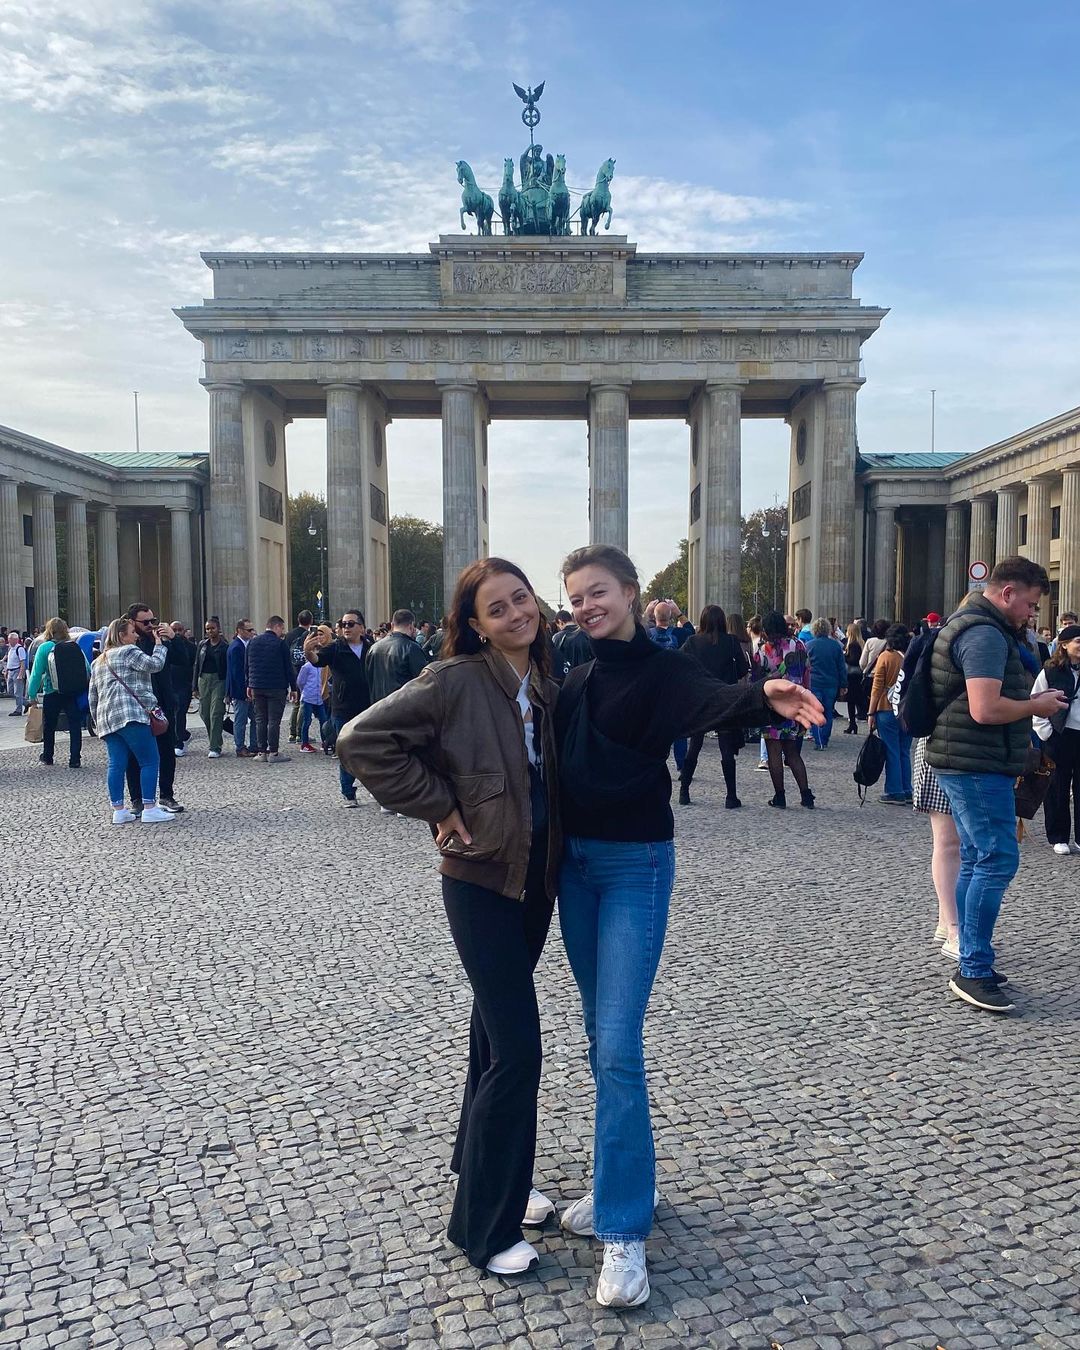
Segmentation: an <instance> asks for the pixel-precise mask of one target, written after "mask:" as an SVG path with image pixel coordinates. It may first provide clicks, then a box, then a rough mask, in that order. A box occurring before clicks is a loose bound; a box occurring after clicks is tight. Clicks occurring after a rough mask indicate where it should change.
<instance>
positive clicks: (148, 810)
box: [142, 806, 176, 825]
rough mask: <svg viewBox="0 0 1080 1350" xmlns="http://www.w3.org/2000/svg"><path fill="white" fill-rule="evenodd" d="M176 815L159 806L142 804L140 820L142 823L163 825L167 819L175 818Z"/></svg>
mask: <svg viewBox="0 0 1080 1350" xmlns="http://www.w3.org/2000/svg"><path fill="white" fill-rule="evenodd" d="M175 819H176V817H175V816H174V815H173V813H172V812H171V811H166V810H165V809H164V807H161V806H144V807H143V813H142V822H143V824H144V825H164V823H165V822H166V821H167V820H175Z"/></svg>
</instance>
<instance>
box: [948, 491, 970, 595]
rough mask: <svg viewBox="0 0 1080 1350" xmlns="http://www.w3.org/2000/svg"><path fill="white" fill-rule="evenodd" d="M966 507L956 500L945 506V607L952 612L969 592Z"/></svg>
mask: <svg viewBox="0 0 1080 1350" xmlns="http://www.w3.org/2000/svg"><path fill="white" fill-rule="evenodd" d="M965 524H966V522H965V520H964V508H963V506H962V505H961V504H960V503H959V502H955V503H953V504H951V505H950V506H947V507H946V508H945V608H944V610H943V611H942V613H943V614H945V615H946V616H947V615H949V614H951V613H952V612H953V610H954V609H955V608H956V607H957V605H958V604H959V603H960V601H961V600H962V599H963V598H964V596H965V595H966V594H967V569H968V546H967V530H966V528H965Z"/></svg>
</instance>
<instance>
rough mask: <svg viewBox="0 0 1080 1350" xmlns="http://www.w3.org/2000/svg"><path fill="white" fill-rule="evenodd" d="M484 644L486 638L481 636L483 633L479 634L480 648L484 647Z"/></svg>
mask: <svg viewBox="0 0 1080 1350" xmlns="http://www.w3.org/2000/svg"><path fill="white" fill-rule="evenodd" d="M486 643H487V638H486V637H485V636H484V635H483V633H481V634H480V645H481V646H484V645H485V644H486Z"/></svg>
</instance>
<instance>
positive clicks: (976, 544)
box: [968, 497, 994, 571]
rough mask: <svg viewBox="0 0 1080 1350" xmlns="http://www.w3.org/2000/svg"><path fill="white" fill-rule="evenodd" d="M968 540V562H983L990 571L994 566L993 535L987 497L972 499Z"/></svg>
mask: <svg viewBox="0 0 1080 1350" xmlns="http://www.w3.org/2000/svg"><path fill="white" fill-rule="evenodd" d="M969 540H970V543H969V552H970V554H971V556H970V557H969V558H968V562H969V563H973V562H984V563H986V565H987V567H989V568H990V569H991V571H992V570H993V567H994V536H993V532H992V529H991V517H990V498H989V497H975V498H973V499H972V503H971V534H970V536H969Z"/></svg>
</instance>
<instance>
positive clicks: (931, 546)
mask: <svg viewBox="0 0 1080 1350" xmlns="http://www.w3.org/2000/svg"><path fill="white" fill-rule="evenodd" d="M909 561H910V559H909ZM931 610H936V611H937V612H938V613H939V614H948V613H949V612H950V611H949V602H948V600H947V599H946V598H945V516H944V515H943V514H942V513H941V512H940V511H935V512H934V513H933V515H932V516H931V517H930V519H929V521H928V523H927V527H926V608H925V609H924V610H923V614H928V613H929V612H930V611H931ZM908 618H910V619H916V618H920V619H921V618H922V614H909V615H908Z"/></svg>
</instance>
